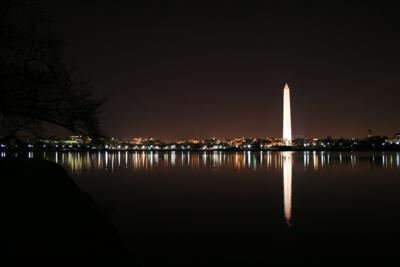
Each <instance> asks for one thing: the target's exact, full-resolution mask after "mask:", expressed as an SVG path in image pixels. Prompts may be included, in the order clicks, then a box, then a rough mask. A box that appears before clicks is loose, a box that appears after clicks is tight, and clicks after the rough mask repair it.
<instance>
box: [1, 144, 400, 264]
mask: <svg viewBox="0 0 400 267" xmlns="http://www.w3.org/2000/svg"><path fill="white" fill-rule="evenodd" d="M0 156H2V157H3V156H18V157H34V158H45V159H48V160H52V161H55V162H58V163H60V164H62V165H63V166H65V168H66V169H67V170H68V171H69V172H70V173H71V175H72V177H73V178H74V180H75V181H76V182H77V183H78V185H80V187H81V188H82V189H83V190H85V191H87V192H88V193H89V194H90V195H91V196H92V197H93V198H94V199H95V200H96V202H97V203H98V204H99V206H100V207H101V209H103V211H104V212H106V214H107V215H108V216H109V218H110V220H111V222H112V223H113V224H114V226H115V227H116V228H117V230H118V231H119V234H120V236H121V238H122V240H123V241H124V243H125V244H126V245H127V246H128V247H129V248H130V249H131V251H132V253H133V254H134V255H135V257H136V258H137V261H138V263H139V264H141V265H144V266H150V265H158V266H165V265H173V266H177V265H187V266H190V265H194V264H199V265H202V266H207V265H218V266H220V265H221V264H232V263H238V262H239V263H243V264H255V265H263V266H264V265H268V264H272V265H273V266H275V265H277V264H283V265H284V264H285V263H287V264H289V263H294V262H296V263H300V262H306V263H315V264H320V263H323V265H327V263H329V262H331V261H334V260H335V259H336V260H337V261H339V262H341V260H343V259H344V258H345V259H346V260H349V261H352V262H360V261H362V260H365V261H367V260H369V257H368V256H369V255H375V256H376V257H373V259H371V260H376V261H377V262H382V261H385V260H387V259H389V258H390V256H388V255H395V254H391V253H390V252H391V249H392V248H395V246H392V245H391V242H393V241H396V240H397V239H398V238H399V237H400V235H399V230H398V219H399V218H400V209H399V204H400V153H398V152H374V153H372V152H371V153H369V152H360V153H350V152H346V153H345V152H343V153H340V152H304V153H303V152H250V151H248V152H229V153H226V152H204V153H203V152H169V153H160V152H58V153H56V152H30V153H23V154H15V155H14V153H11V154H10V153H8V154H5V152H2V154H0ZM386 252H387V255H386ZM286 257H289V258H286Z"/></svg>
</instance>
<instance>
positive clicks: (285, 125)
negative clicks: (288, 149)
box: [283, 84, 292, 146]
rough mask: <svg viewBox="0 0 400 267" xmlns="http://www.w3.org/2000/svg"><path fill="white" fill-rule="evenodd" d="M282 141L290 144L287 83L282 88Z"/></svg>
mask: <svg viewBox="0 0 400 267" xmlns="http://www.w3.org/2000/svg"><path fill="white" fill-rule="evenodd" d="M283 143H284V145H285V146H290V145H292V118H291V114H290V89H289V86H288V85H287V84H285V88H284V89H283Z"/></svg>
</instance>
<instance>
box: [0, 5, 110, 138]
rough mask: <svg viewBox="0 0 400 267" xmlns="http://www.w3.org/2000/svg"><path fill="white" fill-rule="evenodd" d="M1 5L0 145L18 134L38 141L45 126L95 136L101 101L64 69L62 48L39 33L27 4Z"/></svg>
mask: <svg viewBox="0 0 400 267" xmlns="http://www.w3.org/2000/svg"><path fill="white" fill-rule="evenodd" d="M5 2H6V3H4V4H2V11H0V12H1V13H0V40H1V41H0V139H3V140H9V139H12V138H15V137H16V136H17V135H18V134H19V133H20V132H28V133H30V134H32V135H34V136H37V135H40V134H41V133H43V132H44V129H45V125H47V124H53V125H57V126H59V127H62V128H65V129H68V130H69V131H71V132H73V133H75V134H79V135H89V136H99V135H100V134H101V132H100V124H99V118H98V116H99V111H100V108H101V106H102V104H103V102H104V101H103V100H100V99H98V98H96V97H95V96H94V95H93V94H92V93H91V92H90V90H89V86H88V85H89V83H88V81H85V80H82V79H76V78H75V76H74V75H73V70H72V68H70V67H68V66H67V64H65V62H64V61H63V59H62V51H63V48H64V44H63V42H62V41H60V40H58V39H57V38H55V36H54V35H53V34H52V33H50V32H48V31H46V30H44V28H45V27H42V25H43V19H42V18H41V16H40V14H38V12H37V10H35V9H37V7H35V6H33V5H32V4H31V3H30V1H19V2H18V1H17V2H13V1H5ZM7 2H8V3H7Z"/></svg>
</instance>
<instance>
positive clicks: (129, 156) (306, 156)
mask: <svg viewBox="0 0 400 267" xmlns="http://www.w3.org/2000/svg"><path fill="white" fill-rule="evenodd" d="M7 156H11V157H27V158H41V159H46V160H50V161H54V162H57V163H59V164H61V165H63V166H64V167H66V169H67V170H68V171H69V172H70V173H72V174H73V175H78V176H79V175H81V174H83V173H85V172H91V171H105V172H110V173H114V172H115V171H116V170H118V169H131V170H132V171H133V172H137V171H142V172H143V171H145V172H149V171H155V170H166V169H179V168H181V169H184V168H186V169H187V168H189V169H199V168H205V169H218V168H221V169H222V168H223V169H231V170H236V171H268V170H277V171H279V172H281V173H282V184H283V210H284V218H285V221H286V223H287V225H288V226H291V225H292V195H293V187H292V180H293V175H292V174H293V168H295V167H297V166H300V167H303V168H304V170H311V171H314V172H316V171H322V170H324V169H326V168H332V167H335V166H340V167H349V168H356V167H368V168H381V169H382V168H400V152H375V153H367V152H366V153H362V152H360V153H351V152H316V151H313V152H310V151H305V152H270V151H267V152H251V151H244V152H228V153H227V152H221V151H215V152H174V151H172V152H168V153H163V152H153V151H151V152H145V151H141V152H138V151H135V152H128V151H125V152H121V151H118V152H108V151H105V152H26V153H11V152H4V151H3V152H1V153H0V157H7Z"/></svg>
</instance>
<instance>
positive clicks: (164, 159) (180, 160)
mask: <svg viewBox="0 0 400 267" xmlns="http://www.w3.org/2000/svg"><path fill="white" fill-rule="evenodd" d="M292 155H293V157H294V158H295V160H296V164H295V162H293V161H291V165H296V166H297V165H298V164H299V162H301V164H302V165H303V167H304V168H305V169H309V168H312V169H313V170H315V171H318V170H320V169H324V168H327V167H331V166H336V165H342V166H349V167H352V168H354V167H357V166H359V165H363V166H370V167H380V168H400V152H376V153H365V154H364V153H362V152H360V153H350V152H316V151H313V152H309V151H305V152H295V153H287V152H269V151H268V152H251V151H245V152H228V153H227V152H220V151H215V152H168V153H163V152H144V151H141V152H138V151H135V152H128V151H125V152H121V151H119V152H108V151H106V152H26V153H22V152H21V153H13V152H5V151H3V152H1V153H0V157H8V156H11V157H27V158H41V159H47V160H50V161H54V162H57V163H59V164H61V165H63V166H64V167H66V168H67V169H68V170H69V171H70V172H71V173H72V174H74V175H75V174H78V175H79V174H81V173H82V172H84V171H91V170H106V171H110V172H114V171H115V170H116V169H118V168H131V169H132V170H133V171H149V170H155V169H160V168H162V169H164V168H230V169H236V170H254V171H260V170H265V169H276V170H279V169H283V168H284V165H285V158H286V157H292Z"/></svg>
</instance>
